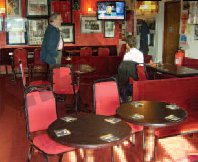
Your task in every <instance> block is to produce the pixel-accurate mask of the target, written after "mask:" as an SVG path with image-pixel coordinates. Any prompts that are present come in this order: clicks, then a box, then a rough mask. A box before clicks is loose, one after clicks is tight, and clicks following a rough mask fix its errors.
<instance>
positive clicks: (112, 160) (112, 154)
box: [111, 146, 114, 162]
mask: <svg viewBox="0 0 198 162" xmlns="http://www.w3.org/2000/svg"><path fill="white" fill-rule="evenodd" d="M111 162H114V153H113V146H112V147H111Z"/></svg>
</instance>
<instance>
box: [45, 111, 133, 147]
mask: <svg viewBox="0 0 198 162" xmlns="http://www.w3.org/2000/svg"><path fill="white" fill-rule="evenodd" d="M67 117H72V118H74V120H73V121H68V122H66V121H64V120H63V119H64V118H63V119H57V120H56V121H54V122H53V123H52V124H51V125H50V126H49V127H48V130H47V132H48V134H49V136H50V137H51V138H52V139H53V140H55V141H56V142H58V143H61V144H63V145H67V146H71V147H75V148H83V149H96V148H102V147H109V146H113V145H117V144H119V143H121V142H122V141H123V140H125V139H126V138H128V137H129V136H130V135H131V128H130V127H129V126H128V124H126V123H125V122H124V121H122V120H121V119H119V120H120V121H119V122H117V123H115V124H112V123H110V122H107V121H106V120H108V119H111V117H107V116H101V115H94V114H86V115H82V114H80V115H70V116H67ZM67 117H66V118H67ZM64 129H66V130H67V131H69V132H70V133H69V134H68V135H63V136H60V137H57V135H56V133H55V132H56V131H57V130H64ZM110 136H111V137H113V138H110V140H108V139H107V140H104V138H105V137H110ZM112 139H113V140H112ZM111 140H112V141H111Z"/></svg>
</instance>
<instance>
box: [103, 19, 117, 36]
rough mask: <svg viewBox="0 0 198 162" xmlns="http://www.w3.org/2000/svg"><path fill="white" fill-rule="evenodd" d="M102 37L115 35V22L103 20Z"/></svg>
mask: <svg viewBox="0 0 198 162" xmlns="http://www.w3.org/2000/svg"><path fill="white" fill-rule="evenodd" d="M104 37H105V38H114V37H115V22H113V21H105V25H104Z"/></svg>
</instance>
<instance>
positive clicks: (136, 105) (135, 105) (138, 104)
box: [131, 101, 144, 108]
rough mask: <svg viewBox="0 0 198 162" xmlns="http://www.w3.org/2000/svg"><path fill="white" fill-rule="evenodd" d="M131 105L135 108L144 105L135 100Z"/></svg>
mask: <svg viewBox="0 0 198 162" xmlns="http://www.w3.org/2000/svg"><path fill="white" fill-rule="evenodd" d="M131 105H133V106H134V107H135V108H140V107H143V106H144V104H143V103H141V102H137V101H133V102H131Z"/></svg>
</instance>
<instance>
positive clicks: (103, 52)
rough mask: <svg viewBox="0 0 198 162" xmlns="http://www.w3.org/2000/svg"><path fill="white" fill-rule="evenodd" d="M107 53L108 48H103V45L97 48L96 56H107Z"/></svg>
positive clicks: (108, 51)
mask: <svg viewBox="0 0 198 162" xmlns="http://www.w3.org/2000/svg"><path fill="white" fill-rule="evenodd" d="M109 53H110V50H109V48H103V47H99V48H98V56H109Z"/></svg>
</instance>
